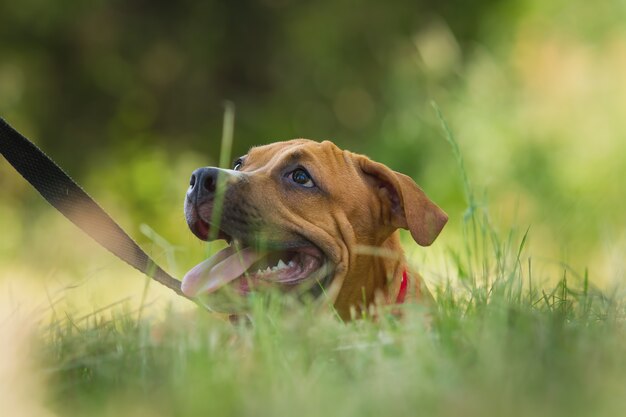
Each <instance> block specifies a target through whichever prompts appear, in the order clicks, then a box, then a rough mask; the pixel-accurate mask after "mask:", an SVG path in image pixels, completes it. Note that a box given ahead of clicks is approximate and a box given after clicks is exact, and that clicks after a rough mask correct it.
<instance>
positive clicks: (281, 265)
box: [276, 259, 287, 269]
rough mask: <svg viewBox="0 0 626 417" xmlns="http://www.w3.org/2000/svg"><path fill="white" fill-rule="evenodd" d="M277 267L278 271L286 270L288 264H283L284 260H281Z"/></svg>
mask: <svg viewBox="0 0 626 417" xmlns="http://www.w3.org/2000/svg"><path fill="white" fill-rule="evenodd" d="M276 267H277V268H278V269H284V268H287V265H286V264H285V263H284V262H283V260H282V259H281V260H279V261H278V265H276Z"/></svg>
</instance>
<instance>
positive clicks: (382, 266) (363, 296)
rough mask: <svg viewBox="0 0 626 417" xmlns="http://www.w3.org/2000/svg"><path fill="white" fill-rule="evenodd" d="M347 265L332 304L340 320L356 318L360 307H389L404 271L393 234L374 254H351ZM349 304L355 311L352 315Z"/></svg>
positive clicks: (397, 239)
mask: <svg viewBox="0 0 626 417" xmlns="http://www.w3.org/2000/svg"><path fill="white" fill-rule="evenodd" d="M350 263H351V267H350V268H349V273H348V274H347V275H346V276H345V278H344V281H343V282H344V284H343V286H342V288H341V291H340V292H339V294H338V296H337V300H336V301H335V309H336V310H337V312H338V314H339V315H340V316H341V318H342V319H344V320H348V319H350V318H351V314H355V313H356V314H357V316H360V315H361V313H362V312H363V308H364V307H365V308H367V307H368V306H370V305H372V304H373V303H377V304H389V303H394V302H395V301H396V297H397V293H398V291H399V290H400V286H401V283H402V277H403V273H405V274H406V273H407V271H408V269H407V263H406V259H405V256H404V251H403V249H402V246H401V245H400V235H399V233H398V232H397V231H396V232H394V233H392V234H391V236H389V237H388V238H387V239H386V240H385V241H384V242H383V243H382V244H381V245H380V247H379V248H377V252H373V253H368V252H367V251H361V252H359V253H355V254H352V256H351V260H350ZM355 300H359V301H358V302H355ZM351 305H352V306H354V309H355V311H354V312H352V313H351V311H350V306H351Z"/></svg>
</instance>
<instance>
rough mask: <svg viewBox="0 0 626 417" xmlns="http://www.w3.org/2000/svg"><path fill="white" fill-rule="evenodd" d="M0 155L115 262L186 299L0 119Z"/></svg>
mask: <svg viewBox="0 0 626 417" xmlns="http://www.w3.org/2000/svg"><path fill="white" fill-rule="evenodd" d="M0 153H1V154H2V155H4V157H5V158H6V160H7V161H9V163H10V164H11V165H13V168H15V169H16V170H17V172H19V173H20V175H22V176H23V177H24V178H25V179H26V180H27V181H28V182H29V183H30V184H31V185H32V186H33V187H35V189H36V190H37V191H39V193H40V194H41V195H42V196H43V198H45V199H46V200H47V201H48V202H49V203H50V204H52V206H53V207H54V208H56V209H57V210H59V211H60V212H61V214H63V215H64V216H65V217H67V218H68V219H69V220H70V221H71V222H72V223H74V224H75V225H76V226H78V227H79V228H80V229H82V231H83V232H85V233H87V234H88V235H89V236H91V237H92V238H93V239H94V240H95V241H96V242H98V243H99V244H100V245H102V246H104V247H105V248H106V249H108V250H109V251H110V252H111V253H113V254H114V255H115V256H117V257H118V258H120V259H122V260H123V261H125V262H127V263H128V264H129V265H131V266H133V267H135V268H136V269H138V270H139V271H141V272H143V273H144V274H146V275H148V276H149V277H151V278H153V279H154V280H156V281H158V282H159V283H161V284H163V285H165V286H166V287H167V288H169V289H171V290H173V291H174V292H175V293H176V294H178V295H180V296H183V297H185V298H188V297H186V296H185V295H184V294H183V293H182V291H181V289H180V281H178V280H177V279H175V278H173V277H172V276H171V275H169V274H168V273H167V272H165V271H164V270H162V269H161V268H160V267H159V266H158V265H157V264H156V263H155V262H154V261H153V260H152V259H151V258H150V257H149V256H148V255H147V254H146V253H145V252H144V251H143V250H142V249H141V248H140V247H139V245H137V243H136V242H135V241H134V240H133V239H132V238H131V237H130V236H128V234H126V232H124V230H122V228H121V227H120V226H119V225H118V224H117V223H115V221H114V220H113V219H112V218H111V217H110V216H109V215H108V214H107V213H106V212H105V211H104V210H103V209H102V208H101V207H100V206H99V205H98V203H96V202H95V201H94V200H93V199H92V198H91V197H90V196H89V195H88V194H87V193H86V192H85V191H84V190H83V189H82V188H81V187H80V186H79V185H78V184H76V182H74V180H72V179H71V178H70V177H69V175H67V174H66V173H65V172H64V171H63V170H62V169H61V168H60V167H59V166H58V165H57V164H55V163H54V161H52V159H50V158H49V157H48V156H46V154H44V153H43V152H42V151H41V150H40V149H39V148H38V147H37V146H35V144H33V143H32V142H31V141H29V140H28V139H26V138H25V137H24V136H22V135H21V134H20V133H19V132H17V131H16V130H15V129H13V128H12V127H11V126H9V124H8V123H7V122H6V121H4V119H2V118H0Z"/></svg>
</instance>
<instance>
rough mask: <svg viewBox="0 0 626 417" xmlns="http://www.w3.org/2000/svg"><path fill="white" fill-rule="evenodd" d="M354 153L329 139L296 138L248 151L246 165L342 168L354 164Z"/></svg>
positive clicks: (254, 166) (252, 166)
mask: <svg viewBox="0 0 626 417" xmlns="http://www.w3.org/2000/svg"><path fill="white" fill-rule="evenodd" d="M352 155H353V154H352V153H351V152H348V151H344V150H341V149H339V147H337V146H336V145H335V144H334V143H332V142H329V141H324V142H316V141H313V140H309V139H294V140H290V141H285V142H275V143H271V144H269V145H263V146H256V147H253V148H252V149H250V151H248V154H247V155H246V160H245V165H246V166H248V167H250V168H252V169H254V168H260V167H264V166H266V167H271V166H274V165H276V164H281V165H287V164H298V163H300V164H313V165H315V166H320V165H323V166H324V168H325V169H332V170H341V169H343V168H345V167H347V166H352V165H353V162H352V159H353V158H352Z"/></svg>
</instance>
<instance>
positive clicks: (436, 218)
mask: <svg viewBox="0 0 626 417" xmlns="http://www.w3.org/2000/svg"><path fill="white" fill-rule="evenodd" d="M184 210H185V217H186V221H187V224H188V226H189V228H190V229H191V231H192V232H193V233H194V234H195V235H196V236H197V237H198V238H200V239H202V240H205V241H210V240H215V239H225V240H226V241H227V242H228V244H229V246H228V247H226V249H223V250H221V251H219V252H218V253H216V254H215V255H213V256H212V257H211V258H209V259H207V260H205V261H204V262H202V263H201V264H199V265H197V266H196V267H194V268H193V269H192V270H190V271H189V272H188V273H187V274H186V275H185V277H184V279H183V282H182V287H181V289H182V291H183V292H184V293H185V294H186V295H188V296H191V297H195V296H198V295H202V294H209V293H215V292H219V291H218V290H220V291H222V290H223V289H224V288H229V289H230V290H231V291H234V292H235V293H238V294H240V295H242V296H246V295H248V294H249V293H250V292H251V291H252V290H256V289H259V288H263V287H266V286H271V287H279V288H280V289H282V290H284V291H288V292H291V291H296V292H298V294H307V295H309V296H311V297H319V296H320V295H321V294H323V295H324V297H325V298H326V299H328V300H330V302H332V304H333V305H334V308H335V309H336V311H337V313H338V314H339V316H340V317H341V318H342V319H344V320H349V319H350V318H352V317H353V316H354V315H355V313H356V314H359V312H363V311H364V309H367V308H369V307H370V306H371V305H376V304H380V303H386V304H393V303H398V302H403V301H404V300H405V298H406V297H407V296H408V297H409V298H414V299H418V300H419V299H424V298H425V297H427V295H425V292H427V290H426V289H424V288H422V287H423V285H422V284H423V283H422V279H421V277H420V276H419V275H418V274H417V273H414V272H411V271H410V270H409V268H408V265H407V261H406V259H405V257H404V254H403V251H402V248H401V246H400V240H399V232H398V229H408V230H409V231H410V233H411V236H412V237H413V239H414V240H415V242H417V243H418V244H419V245H421V246H429V245H430V244H432V243H433V241H434V240H435V238H436V237H437V236H438V235H439V233H440V232H441V230H442V228H443V227H444V225H445V224H446V222H447V220H448V216H447V215H446V213H445V212H444V211H443V210H442V209H440V208H439V207H438V206H437V205H435V204H434V203H433V202H432V201H431V200H430V199H429V198H428V197H427V196H426V194H425V193H424V192H423V191H422V189H421V188H420V187H418V186H417V184H416V183H415V182H414V181H413V180H412V179H411V178H410V177H408V176H406V175H404V174H401V173H398V172H395V171H393V170H391V169H390V168H388V167H387V166H385V165H383V164H381V163H378V162H375V161H373V160H371V159H369V158H368V157H366V156H364V155H360V154H356V153H352V152H349V151H346V150H342V149H340V148H339V147H337V146H336V145H335V144H333V143H332V142H329V141H324V142H316V141H312V140H308V139H294V140H290V141H285V142H276V143H272V144H268V145H264V146H258V147H253V148H252V149H250V151H249V152H248V153H247V154H246V155H244V156H242V157H240V158H238V159H237V160H236V161H235V162H234V165H233V167H232V169H220V168H213V167H204V168H199V169H197V170H195V171H194V172H193V174H192V176H191V181H190V185H189V189H188V190H187V193H186V196H185V204H184ZM302 288H304V289H305V290H302Z"/></svg>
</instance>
